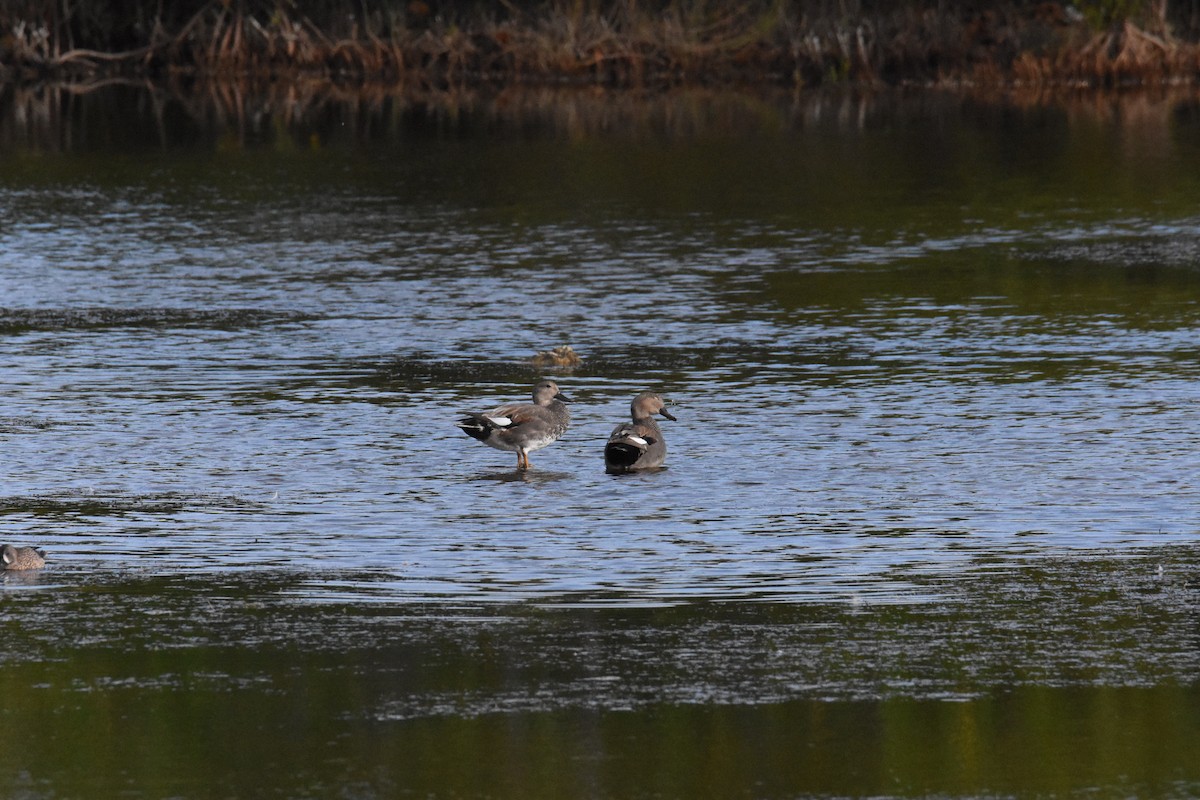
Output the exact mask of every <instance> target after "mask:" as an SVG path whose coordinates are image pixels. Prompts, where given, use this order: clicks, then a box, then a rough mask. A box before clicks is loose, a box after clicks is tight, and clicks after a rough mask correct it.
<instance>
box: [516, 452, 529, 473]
mask: <svg viewBox="0 0 1200 800" xmlns="http://www.w3.org/2000/svg"><path fill="white" fill-rule="evenodd" d="M517 469H519V470H525V469H529V456H528V454H526V452H525V451H524V450H518V451H517Z"/></svg>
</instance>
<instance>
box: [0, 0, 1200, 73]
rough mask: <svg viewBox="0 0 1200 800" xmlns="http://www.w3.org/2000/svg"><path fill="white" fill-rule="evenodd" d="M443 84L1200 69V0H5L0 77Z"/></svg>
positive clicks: (0, 18) (0, 5) (1, 3)
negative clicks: (1070, 0)
mask: <svg viewBox="0 0 1200 800" xmlns="http://www.w3.org/2000/svg"><path fill="white" fill-rule="evenodd" d="M301 75H302V76H305V77H310V78H311V77H319V78H321V79H325V80H331V81H341V82H359V83H363V82H366V83H386V84H398V83H410V84H411V83H417V84H424V85H429V86H442V85H466V84H481V83H500V84H511V83H551V84H577V85H588V84H591V85H601V86H605V87H627V86H639V87H641V86H650V87H654V86H671V85H684V84H708V85H711V84H736V83H746V82H749V83H763V82H768V83H772V84H779V85H791V86H804V87H807V86H815V85H822V84H830V83H857V84H879V85H905V84H920V85H976V86H979V85H1009V86H1044V85H1064V86H1099V87H1106V88H1111V87H1121V86H1128V85H1138V86H1145V85H1154V84H1164V83H1171V84H1192V83H1196V82H1197V81H1198V79H1200V0H1187V1H1186V2H1184V1H1183V0H1175V1H1174V2H1169V0H1081V2H1078V3H1075V4H1071V3H1064V2H1053V1H1041V2H1030V1H1023V0H1007V1H1002V2H982V1H978V2H972V1H971V0H966V1H965V2H949V0H893V1H892V2H871V0H790V1H789V0H734V2H717V1H716V0H656V1H654V2H647V1H645V0H538V1H536V2H524V1H523V0H497V1H496V2H470V1H469V0H310V1H309V2H301V0H182V1H180V2H169V3H166V2H162V0H108V2H104V1H103V0H94V1H93V2H86V3H81V2H77V0H51V1H50V2H45V0H0V78H3V79H7V80H9V81H29V80H35V81H36V80H45V79H54V80H78V81H89V80H97V79H103V78H108V77H113V76H120V77H130V76H136V77H139V78H142V77H144V78H148V79H152V80H158V79H179V78H183V79H188V78H200V79H211V78H214V77H217V78H239V79H240V78H246V77H249V78H256V79H258V78H261V79H268V80H279V79H287V78H295V77H297V76H301Z"/></svg>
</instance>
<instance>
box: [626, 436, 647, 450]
mask: <svg viewBox="0 0 1200 800" xmlns="http://www.w3.org/2000/svg"><path fill="white" fill-rule="evenodd" d="M629 441H631V442H633V443H634V444H640V445H642V446H643V447H644V446H645V445H647V444H648V442H647V441H646V440H645V439H643V438H642V437H640V436H633V435H630V437H629Z"/></svg>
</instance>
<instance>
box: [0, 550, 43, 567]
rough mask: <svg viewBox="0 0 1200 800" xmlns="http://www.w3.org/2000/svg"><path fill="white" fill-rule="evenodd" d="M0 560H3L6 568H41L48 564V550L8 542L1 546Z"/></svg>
mask: <svg viewBox="0 0 1200 800" xmlns="http://www.w3.org/2000/svg"><path fill="white" fill-rule="evenodd" d="M0 562H3V565H4V569H40V568H41V567H44V566H46V551H45V550H39V549H37V548H36V547H13V546H12V545H11V544H6V545H4V547H3V548H0Z"/></svg>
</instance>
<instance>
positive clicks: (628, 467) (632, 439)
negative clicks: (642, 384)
mask: <svg viewBox="0 0 1200 800" xmlns="http://www.w3.org/2000/svg"><path fill="white" fill-rule="evenodd" d="M629 413H630V415H631V416H632V417H633V422H623V423H621V424H620V425H618V426H617V427H616V428H614V429H613V432H612V434H611V435H610V436H609V437H608V444H606V445H605V446H604V467H605V469H606V470H607V471H609V472H632V471H634V470H639V469H653V468H655V467H661V466H662V463H663V461H664V460H665V459H666V457H667V442H666V440H665V439H663V435H662V431H661V430H659V427H658V423H657V422H656V421H655V420H654V415H655V414H662V415H663V416H664V417H666V418H667V419H669V420H672V421H674V420H675V417H673V416H671V412H669V411H667V409H666V408H665V403H664V402H663V399H662V397H661V396H660V395H657V394H655V393H654V392H642V393H641V394H639V395H638V396H637V397H635V398H633V402H632V403H631V404H630V405H629Z"/></svg>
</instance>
